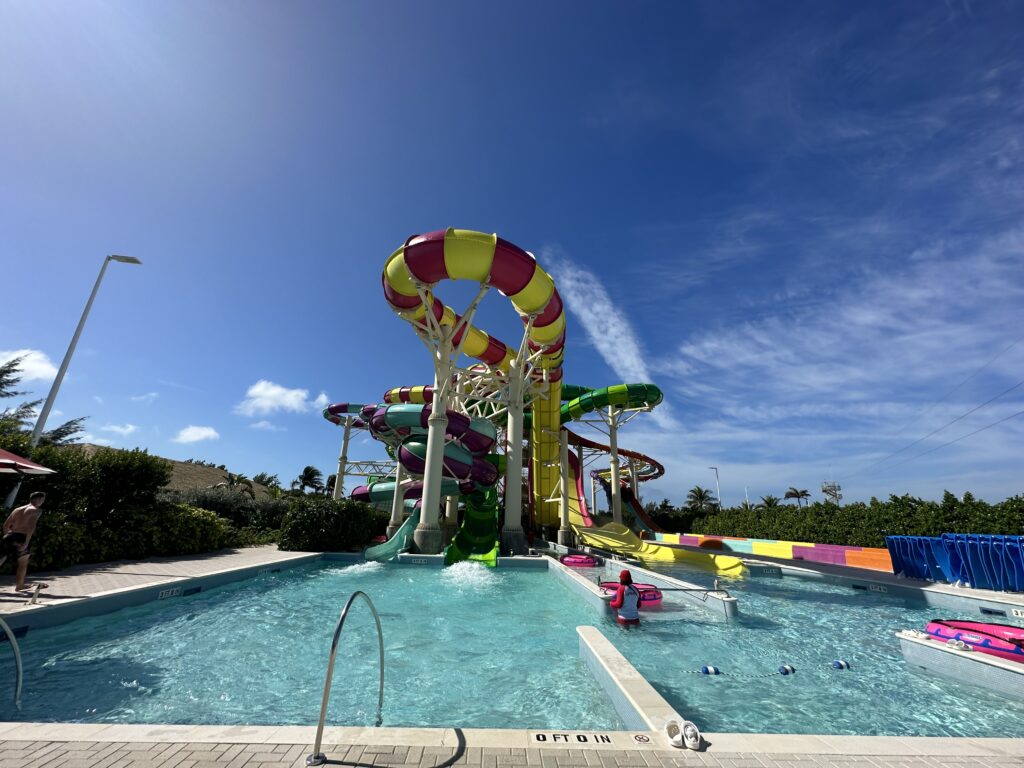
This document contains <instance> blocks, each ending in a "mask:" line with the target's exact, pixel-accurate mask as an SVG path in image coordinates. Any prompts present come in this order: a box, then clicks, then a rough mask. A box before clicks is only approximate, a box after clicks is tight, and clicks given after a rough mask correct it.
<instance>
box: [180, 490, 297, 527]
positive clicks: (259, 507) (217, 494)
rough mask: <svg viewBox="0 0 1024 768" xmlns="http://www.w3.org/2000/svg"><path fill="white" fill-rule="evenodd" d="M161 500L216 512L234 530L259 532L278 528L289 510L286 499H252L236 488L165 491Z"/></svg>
mask: <svg viewBox="0 0 1024 768" xmlns="http://www.w3.org/2000/svg"><path fill="white" fill-rule="evenodd" d="M161 497H162V498H165V499H167V500H169V501H178V502H182V503H184V504H189V505H191V506H193V507H202V508H203V509H208V510H210V511H211V512H216V513H217V514H218V515H220V516H221V517H223V518H225V519H227V520H229V521H230V522H231V524H232V525H234V526H235V527H237V528H254V529H257V530H261V531H272V530H277V529H279V528H280V527H281V521H282V520H284V516H285V513H286V512H287V511H288V499H270V498H259V499H254V498H252V497H251V496H249V495H248V494H247V493H244V492H242V491H240V490H238V489H237V488H223V487H222V488H193V489H190V490H187V491H164V492H163V494H162V495H161Z"/></svg>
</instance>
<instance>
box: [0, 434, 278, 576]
mask: <svg viewBox="0 0 1024 768" xmlns="http://www.w3.org/2000/svg"><path fill="white" fill-rule="evenodd" d="M33 460H35V461H38V462H39V463H41V464H43V465H45V466H48V467H50V468H51V469H54V470H56V471H57V474H55V475H43V476H29V477H26V478H24V479H23V482H22V485H21V490H20V491H19V494H18V500H17V503H18V504H24V503H26V502H27V501H28V496H29V494H31V493H33V492H35V491H44V492H45V493H46V505H45V506H44V508H43V509H44V512H43V515H42V517H40V519H39V524H38V526H37V528H36V533H35V535H34V536H33V538H32V559H31V561H30V568H31V569H32V570H34V571H38V570H52V569H58V568H66V567H68V566H71V565H76V564H79V563H99V562H107V561H111V560H128V559H140V558H144V557H150V556H153V555H157V556H173V555H186V554H197V553H200V552H209V551H213V550H217V549H223V548H225V547H237V546H244V545H249V544H254V543H263V540H264V539H266V537H268V536H271V537H273V536H274V535H275V532H270V533H267V532H263V531H260V532H257V531H254V530H253V529H251V528H242V529H236V528H234V527H232V525H231V523H230V521H229V520H227V519H224V518H222V517H218V515H217V514H216V512H215V511H209V510H207V509H200V508H198V507H197V506H196V505H190V504H185V503H181V502H175V501H170V500H167V499H163V498H159V493H160V490H161V489H162V488H163V486H164V485H166V483H167V481H168V479H169V478H170V472H171V470H170V465H169V464H168V463H167V462H166V461H164V460H163V459H161V458H159V457H156V456H150V455H149V454H148V453H146V452H145V451H141V450H134V451H119V450H111V449H100V450H98V451H96V452H95V453H93V454H91V455H90V454H89V453H86V452H85V451H84V450H82V449H81V448H77V447H52V446H47V447H40V448H38V449H37V450H36V451H35V452H34V453H33ZM6 567H7V566H5V568H6ZM11 567H13V564H12V566H11Z"/></svg>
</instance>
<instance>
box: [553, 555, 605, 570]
mask: <svg viewBox="0 0 1024 768" xmlns="http://www.w3.org/2000/svg"><path fill="white" fill-rule="evenodd" d="M559 560H561V562H562V565H568V566H571V567H573V568H596V567H597V566H598V565H599V563H598V562H597V558H595V557H591V556H590V555H562V556H561V557H560V558H559Z"/></svg>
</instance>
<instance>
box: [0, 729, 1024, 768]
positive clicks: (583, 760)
mask: <svg viewBox="0 0 1024 768" xmlns="http://www.w3.org/2000/svg"><path fill="white" fill-rule="evenodd" d="M447 733H449V734H456V735H461V732H460V731H447ZM11 735H12V736H14V735H16V734H11ZM739 736H741V735H740V734H734V735H732V736H727V735H724V734H723V736H722V738H726V739H727V740H729V741H732V742H733V743H734V744H735V745H736V746H738V744H736V739H737V737H739ZM718 738H719V737H716V736H715V735H714V734H711V735H710V739H711V741H712V742H714V741H716V740H717V739H718ZM748 738H749V737H748ZM756 738H757V737H756V736H755V737H754V739H755V740H756ZM776 738H785V737H776ZM794 738H795V739H796V740H800V739H801V738H807V737H794ZM0 739H2V737H0ZM891 741H896V740H891ZM942 741H954V740H942ZM993 741H999V742H1006V741H1010V740H993ZM1019 741H1020V740H1018V742H1019ZM457 742H458V743H455V744H452V745H450V746H437V745H426V746H423V745H409V744H389V743H387V742H386V740H385V741H376V740H374V741H373V742H371V741H369V740H364V741H363V743H358V744H340V745H325V746H324V753H325V754H326V755H327V758H328V765H341V766H381V765H384V766H388V765H400V766H418V767H419V768H441V767H442V766H455V765H465V766H479V767H480V768H498V767H500V766H524V765H525V766H541V767H542V768H548V767H551V768H560V767H561V766H606V767H607V768H619V767H620V766H621V767H623V768H626V767H627V766H637V767H638V768H639V767H640V766H643V767H645V768H646V767H647V766H652V767H654V768H658V767H660V766H664V768H680V767H686V768H1020V766H1024V757H1022V756H1021V755H1022V754H1024V751H1022V750H1020V749H1017V750H1013V749H1006V750H1000V751H995V750H985V749H974V750H959V751H958V750H950V751H948V752H947V753H946V754H922V753H919V752H915V751H913V750H912V749H911V748H908V749H904V750H899V749H896V750H891V751H893V752H895V754H877V753H876V752H874V751H870V750H869V751H867V753H866V754H854V753H851V752H846V753H841V752H835V751H818V752H780V751H760V750H758V751H746V752H739V751H735V752H732V751H721V752H716V751H715V750H714V745H713V744H712V746H711V748H710V749H708V750H706V751H703V752H691V751H689V750H675V749H669V748H658V749H653V748H652V749H617V750H616V749H574V748H572V747H569V746H564V747H561V748H559V747H554V746H552V747H548V748H517V747H487V746H482V747H481V746H472V743H473V739H472V736H470V737H469V738H465V737H462V738H459V739H457ZM747 749H748V750H749V749H756V743H753V744H749V745H748V746H747ZM967 751H974V752H976V753H977V754H966V752H967ZM1014 751H1016V754H1012V753H1013V752H1014ZM310 752H311V748H310V745H309V744H308V743H305V744H287V743H285V744H272V743H241V742H231V741H222V742H188V741H157V742H140V741H98V740H80V741H71V740H70V739H66V740H37V741H16V740H13V739H12V740H8V741H3V740H0V768H36V767H37V766H38V767H40V768H42V766H46V767H47V768H51V767H52V768H302V767H303V766H305V764H306V763H305V759H306V756H307V755H309V754H310Z"/></svg>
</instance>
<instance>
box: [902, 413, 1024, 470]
mask: <svg viewBox="0 0 1024 768" xmlns="http://www.w3.org/2000/svg"><path fill="white" fill-rule="evenodd" d="M1021 414H1024V410H1022V411H1017V412H1016V413H1011V414H1010V415H1009V416H1006V417H1004V418H1002V419H1000V420H999V421H993V422H992V423H991V424H986V425H985V426H984V427H981V428H980V429H976V430H974V431H973V432H968V433H967V434H966V435H962V436H961V437H958V438H956V439H955V440H950V441H949V442H948V443H943V444H942V445H937V446H935V447H934V448H929V449H928V450H927V451H924V452H923V453H919V454H917V456H911V457H910V458H909V459H905V460H903V461H901V462H898V463H896V464H894V465H893V466H896V467H899V466H902V465H903V464H907V463H909V462H911V461H914V460H915V459H920V458H921V457H922V456H927V455H928V454H929V453H934V452H935V451H937V450H939V448H945V447H946V446H947V445H952V444H953V443H959V442H960V441H961V440H966V439H967V438H968V437H972V436H973V435H976V434H978V433H979V432H984V431H985V430H986V429H991V428H992V427H995V426H998V425H999V424H1002V423H1003V422H1004V421H1009V420H1010V419H1013V418H1016V417H1017V416H1020V415H1021Z"/></svg>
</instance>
